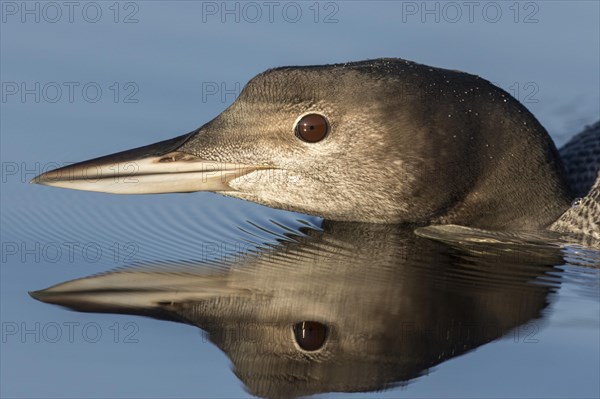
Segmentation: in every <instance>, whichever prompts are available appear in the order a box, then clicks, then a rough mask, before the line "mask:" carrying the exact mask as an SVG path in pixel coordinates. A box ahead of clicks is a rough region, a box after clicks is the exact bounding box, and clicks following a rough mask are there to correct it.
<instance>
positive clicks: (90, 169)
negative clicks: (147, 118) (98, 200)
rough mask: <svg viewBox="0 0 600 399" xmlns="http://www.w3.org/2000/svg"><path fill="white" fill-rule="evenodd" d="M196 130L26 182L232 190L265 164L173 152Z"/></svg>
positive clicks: (128, 190) (111, 189) (130, 190)
mask: <svg viewBox="0 0 600 399" xmlns="http://www.w3.org/2000/svg"><path fill="white" fill-rule="evenodd" d="M197 132H198V131H194V132H192V133H189V134H186V135H183V136H179V137H175V138H174V139H170V140H165V141H161V142H158V143H155V144H150V145H147V146H144V147H139V148H135V149H133V150H128V151H123V152H119V153H116V154H112V155H107V156H104V157H100V158H95V159H92V160H89V161H84V162H79V163H76V164H73V165H69V166H65V167H62V168H59V169H54V170H52V171H49V172H46V173H43V174H41V175H39V176H37V177H35V178H34V179H33V180H31V183H37V184H43V185H46V186H53V187H62V188H70V189H73V190H85V191H97V192H104V193H113V194H160V193H187V192H193V191H232V190H233V189H232V188H231V187H229V184H228V183H229V182H230V181H231V180H234V179H237V178H239V177H241V176H244V175H246V174H248V173H251V172H253V171H256V170H260V169H270V167H268V166H264V165H262V166H259V165H243V164H233V163H223V162H215V161H208V160H204V159H200V158H198V157H196V156H194V155H192V154H189V153H186V152H182V151H178V148H180V147H181V146H182V145H183V144H184V143H185V142H186V141H187V140H188V139H189V138H190V137H191V136H193V135H194V134H196V133H197Z"/></svg>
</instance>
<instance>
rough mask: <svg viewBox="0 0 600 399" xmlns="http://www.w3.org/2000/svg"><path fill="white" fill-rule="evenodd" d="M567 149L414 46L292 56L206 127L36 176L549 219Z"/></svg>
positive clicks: (345, 215) (319, 208)
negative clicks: (330, 60)
mask: <svg viewBox="0 0 600 399" xmlns="http://www.w3.org/2000/svg"><path fill="white" fill-rule="evenodd" d="M563 175H564V173H563V171H562V166H561V164H560V161H559V158H558V153H557V151H556V148H555V147H554V144H553V143H552V141H551V139H550V138H549V136H548V134H547V133H546V131H545V130H544V128H543V127H542V126H541V125H540V124H539V123H538V122H537V120H536V119H535V118H534V117H533V115H531V114H530V113H529V112H528V111H527V110H526V109H525V108H524V107H523V106H521V105H520V104H519V103H518V101H516V100H515V99H513V98H512V97H511V96H510V95H509V94H507V93H506V92H504V91H503V90H501V89H499V88H497V87H495V86H494V85H492V84H491V83H489V82H487V81H485V80H483V79H481V78H479V77H477V76H474V75H470V74H466V73H463V72H457V71H451V70H446V69H439V68H433V67H429V66H426V65H421V64H417V63H414V62H410V61H406V60H402V59H378V60H369V61H362V62H354V63H346V64H333V65H323V66H303V67H282V68H276V69H270V70H267V71H266V72H263V73H261V74H259V75H257V76H256V77H254V78H253V79H252V80H251V81H250V82H249V83H248V84H247V85H246V86H245V88H244V89H243V91H242V92H241V94H240V96H239V97H238V98H237V99H236V101H235V102H234V103H233V104H232V105H231V106H230V107H229V108H227V109H226V110H225V111H224V112H223V113H221V114H220V115H218V116H217V117H216V118H214V119H213V120H212V121H210V122H208V123H207V124H205V125H203V126H202V127H200V128H198V129H196V130H194V131H193V132H191V133H189V134H186V135H183V136H179V137H176V138H174V139H171V140H166V141H162V142H159V143H155V144H152V145H148V146H145V147H140V148H136V149H133V150H129V151H124V152H120V153H117V154H113V155H109V156H104V157H101V158H96V159H93V160H90V161H86V162H81V163H77V164H74V165H70V166H67V167H64V168H60V169H56V170H53V171H50V172H47V173H44V174H42V175H40V176H38V177H36V178H35V179H34V180H33V182H34V183H41V184H45V185H50V186H57V187H63V188H71V189H78V190H89V191H100V192H109V193H118V194H148V193H169V192H193V191H213V192H218V193H220V194H224V195H228V196H232V197H237V198H241V199H245V200H250V201H253V202H257V203H260V204H263V205H267V206H270V207H274V208H279V209H285V210H293V211H297V212H302V213H308V214H313V215H318V216H321V217H324V218H326V219H331V220H337V221H357V222H370V223H424V224H427V223H454V224H463V225H469V226H475V227H485V228H498V229H502V228H526V229H527V228H539V227H542V226H546V225H548V224H550V223H551V222H552V221H554V220H555V219H556V218H557V217H558V215H560V214H561V213H562V212H563V211H564V210H565V209H566V208H568V205H569V201H570V198H569V195H568V190H567V186H566V184H565V180H564V176H563Z"/></svg>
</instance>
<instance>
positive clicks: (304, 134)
mask: <svg viewBox="0 0 600 399" xmlns="http://www.w3.org/2000/svg"><path fill="white" fill-rule="evenodd" d="M328 132H329V124H328V123H327V119H325V117H324V116H323V115H319V114H308V115H305V116H303V117H302V119H300V120H299V121H298V124H297V125H296V136H297V137H298V138H299V139H301V140H303V141H306V142H307V143H316V142H318V141H321V140H323V139H324V138H325V136H327V133H328Z"/></svg>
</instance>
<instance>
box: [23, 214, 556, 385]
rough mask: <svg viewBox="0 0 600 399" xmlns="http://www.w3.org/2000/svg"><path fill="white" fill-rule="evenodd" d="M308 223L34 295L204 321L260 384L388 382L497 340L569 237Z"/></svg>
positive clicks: (533, 300) (533, 303) (84, 306)
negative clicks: (505, 239)
mask: <svg viewBox="0 0 600 399" xmlns="http://www.w3.org/2000/svg"><path fill="white" fill-rule="evenodd" d="M305 233H306V234H307V235H308V236H303V237H301V236H294V237H293V240H289V241H285V242H283V243H282V244H281V246H280V247H278V248H276V249H275V250H267V251H265V252H263V253H260V254H258V255H256V254H250V255H246V257H243V258H242V261H241V262H239V263H237V264H234V265H232V266H231V268H229V269H228V270H224V269H223V268H221V269H217V270H211V269H207V268H206V267H202V266H198V267H197V268H196V269H195V270H194V269H193V267H182V268H179V269H178V268H177V267H169V266H163V267H162V268H161V267H157V266H152V267H150V266H148V267H146V268H144V267H141V268H135V267H132V268H130V269H121V270H117V271H114V272H109V273H106V274H102V275H98V276H93V277H89V278H85V279H80V280H74V281H70V282H67V283H63V284H60V285H57V286H54V287H51V288H48V289H46V290H44V291H38V292H34V293H32V295H33V296H34V297H35V298H37V299H39V300H42V301H44V302H48V303H54V304H59V305H63V306H67V307H70V308H72V309H75V310H79V311H88V312H112V313H128V314H138V315H145V316H151V317H156V318H160V319H169V320H175V321H183V322H185V323H189V324H193V325H196V326H198V327H200V328H202V329H203V330H205V331H206V332H207V333H208V334H209V338H210V340H211V341H212V342H214V343H215V344H216V345H217V346H218V347H219V348H221V349H222V350H223V351H224V352H225V353H226V354H227V355H228V356H229V358H230V359H231V361H232V363H233V367H234V372H235V373H236V375H237V376H238V377H239V378H240V379H241V380H242V381H243V382H244V384H245V385H246V386H247V388H248V389H249V391H250V392H252V393H253V394H255V395H259V396H266V397H293V396H301V395H308V394H313V393H317V392H331V391H344V392H352V391H367V390H379V389H385V388H389V387H392V386H394V385H398V384H401V383H403V382H405V381H408V380H410V379H413V378H415V377H418V376H419V375H420V374H422V373H423V372H424V371H425V370H427V369H428V368H430V367H432V366H434V365H436V364H439V363H442V362H444V361H445V360H447V359H450V358H452V357H455V356H458V355H461V354H463V353H465V352H467V351H469V350H472V349H474V348H476V347H478V346H480V345H482V344H484V343H486V342H489V341H491V340H494V339H496V338H498V337H500V336H502V335H504V334H505V333H506V332H508V331H509V330H511V329H514V328H515V327H518V326H519V325H522V324H523V323H527V322H528V321H530V320H532V319H535V318H537V317H539V316H541V311H542V309H543V308H544V307H545V306H546V304H547V299H546V297H547V294H548V293H549V291H550V288H549V287H548V286H547V285H543V284H539V283H535V282H533V283H531V282H532V281H533V280H539V278H540V277H542V276H544V274H545V273H546V272H548V271H551V270H555V269H553V268H552V266H553V265H555V264H560V263H561V254H560V251H559V250H558V249H557V248H549V247H543V246H541V247H539V248H533V249H532V248H529V249H528V250H525V249H522V248H521V249H520V248H519V247H518V246H514V247H510V248H504V250H503V251H499V250H498V248H491V249H490V248H488V249H490V252H489V253H486V251H485V247H483V246H482V247H481V248H477V249H476V251H475V252H473V253H476V256H473V253H469V252H464V251H459V250H455V249H452V248H449V247H446V246H445V245H444V244H441V243H438V242H435V241H431V240H427V239H424V238H420V237H417V236H415V235H414V234H413V233H412V230H410V229H404V228H401V227H398V226H390V225H383V224H360V223H344V222H328V221H326V222H324V225H323V231H316V230H307V231H305ZM482 248H483V249H482ZM538 327H539V325H538V324H537V323H533V324H528V327H521V329H520V330H517V331H520V332H521V333H523V335H522V336H521V339H526V337H527V336H528V335H534V332H535V329H536V328H538ZM533 338H535V337H533Z"/></svg>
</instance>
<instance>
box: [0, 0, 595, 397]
mask: <svg viewBox="0 0 600 399" xmlns="http://www.w3.org/2000/svg"><path fill="white" fill-rule="evenodd" d="M53 4H58V6H59V9H60V13H61V14H60V17H59V16H58V14H56V13H55V11H56V10H57V9H56V7H55V6H52V5H51V6H48V5H44V3H39V2H33V1H32V2H24V3H23V2H6V1H2V2H1V3H0V11H1V12H2V15H1V18H2V20H1V24H0V45H1V50H0V80H1V82H2V93H1V94H2V99H1V103H0V105H1V110H0V133H1V137H0V143H1V149H0V155H1V158H2V185H1V193H0V199H1V221H2V226H1V234H2V237H1V241H2V263H1V268H0V277H1V281H0V292H1V303H0V311H1V314H0V318H1V321H2V341H1V351H0V356H1V359H0V366H1V373H0V386H1V388H0V396H2V397H247V396H249V394H248V393H247V392H246V391H245V389H244V386H243V384H242V383H241V382H240V380H239V379H238V378H237V377H236V376H235V375H234V373H233V372H232V371H231V369H230V366H231V362H230V360H229V358H228V357H227V356H226V355H225V354H224V353H223V352H221V351H220V350H219V349H218V348H217V347H216V346H214V345H213V344H212V343H210V342H208V341H207V339H206V338H205V337H204V336H203V335H202V334H201V332H200V330H199V329H198V328H196V327H193V326H188V325H184V324H176V323H167V322H164V321H158V320H153V319H149V318H143V317H138V316H128V315H112V314H95V313H78V312H72V311H68V310H65V309H63V308H60V307H56V306H51V305H48V304H44V303H41V302H37V301H35V300H33V299H32V298H30V297H29V296H28V295H27V292H28V291H31V290H37V289H41V288H45V287H48V286H50V285H53V284H56V283H59V282H63V281H66V280H71V279H74V278H79V277H85V276H89V275H92V274H95V273H99V272H103V271H107V270H110V269H113V268H115V267H120V266H123V265H131V264H146V263H149V262H150V263H152V262H157V261H162V262H169V263H173V264H186V263H187V264H189V263H190V262H195V261H198V260H201V261H205V262H216V263H218V262H222V261H226V260H228V259H229V258H228V256H231V255H232V254H235V253H236V251H239V250H240V248H241V249H243V251H251V250H253V249H255V248H264V247H266V246H269V245H276V244H277V239H278V238H281V237H283V236H285V233H286V231H288V230H291V231H298V229H300V227H302V226H313V227H315V228H318V227H317V226H319V225H320V223H321V221H320V220H319V219H318V218H314V217H310V216H306V215H298V214H293V213H288V212H283V211H277V210H272V209H268V208H265V207H262V206H259V205H255V204H251V203H247V202H243V201H239V200H234V199H230V198H225V197H221V196H218V195H215V194H207V193H198V194H189V195H182V194H173V195H160V196H111V195H104V194H94V193H86V192H75V191H64V190H58V189H52V188H48V187H42V186H33V185H29V184H27V182H28V181H29V180H30V179H31V178H33V177H34V176H35V175H36V174H38V173H40V172H43V171H45V170H47V169H51V168H54V167H57V166H61V165H64V164H66V163H69V162H74V161H78V160H84V159H88V158H92V157H95V156H99V155H103V154H108V153H112V152H115V151H119V150H123V149H127V148H132V147H135V146H138V145H143V144H146V143H151V142H155V141H159V140H162V139H166V138H170V137H174V136H176V135H179V134H182V133H185V132H188V131H190V130H192V129H193V128H195V127H197V126H199V125H201V124H203V123H205V122H207V121H208V120H210V119H211V118H212V117H214V116H215V115H217V114H218V113H220V112H221V111H222V110H223V109H225V107H226V106H227V105H229V104H230V103H231V102H232V101H233V100H234V98H235V93H236V92H237V91H238V88H241V87H243V85H244V83H245V82H247V81H248V80H249V79H250V78H251V77H252V76H254V75H255V74H256V73H259V72H261V71H263V70H265V69H267V68H270V67H273V66H281V65H296V64H323V63H329V62H342V61H351V60H360V59H367V58H374V57H383V56H385V57H402V58H407V59H411V60H414V61H418V62H421V63H425V64H430V65H435V66H440V67H446V68H452V69H459V70H464V71H468V72H471V73H475V74H478V75H480V76H482V77H484V78H486V79H488V80H490V81H492V82H495V83H496V84H498V85H499V86H501V87H503V88H504V89H505V90H507V91H509V92H510V93H512V94H513V95H515V96H516V97H517V98H518V99H519V100H520V101H521V102H523V103H524V104H525V105H526V106H527V107H528V108H529V109H530V110H531V111H532V112H533V113H534V115H535V116H536V117H537V118H538V119H539V120H540V121H541V123H542V124H543V125H544V126H545V127H546V128H547V129H548V131H549V132H550V133H551V135H552V136H553V138H554V139H555V141H556V143H557V145H559V146H560V145H561V144H563V143H564V142H565V141H566V140H567V139H568V138H569V137H570V136H571V135H572V134H574V133H576V132H577V131H579V130H580V129H581V128H583V126H585V125H586V124H590V123H593V122H595V121H596V120H598V119H599V118H600V76H599V74H598V71H599V70H600V50H599V49H600V35H599V33H600V6H599V3H598V2H595V1H585V2H566V1H564V2H562V1H552V2H550V1H546V2H521V3H514V2H482V3H477V7H476V8H475V9H474V10H473V15H472V17H471V16H470V14H469V10H468V9H467V8H465V6H464V5H463V3H461V2H457V3H436V2H430V3H427V6H424V5H423V3H422V2H385V1H382V2H368V3H367V2H361V1H351V2H322V3H320V4H318V7H317V9H318V10H319V13H318V15H316V14H315V12H316V9H315V6H314V3H312V2H306V3H304V2H302V3H299V2H298V3H293V2H282V3H277V4H278V6H277V7H276V8H275V9H274V13H273V17H272V21H271V20H270V19H269V15H268V9H267V8H266V7H267V6H265V5H264V4H263V3H262V2H257V3H252V4H253V6H244V4H242V3H235V2H230V3H227V5H226V6H224V5H223V3H221V2H190V1H175V2H166V1H135V2H121V3H118V4H117V6H115V3H113V2H91V3H90V2H83V3H77V5H76V6H74V7H75V8H74V10H73V15H72V18H73V19H72V22H71V21H70V19H69V18H70V17H69V13H68V10H67V9H66V8H65V6H61V4H62V3H53ZM236 4H237V6H236ZM436 4H437V5H436ZM448 4H451V5H450V6H448ZM256 5H257V6H258V7H259V8H260V9H261V13H262V14H261V16H260V18H259V17H258V14H255V13H254V11H255V9H252V8H251V7H255V6H256ZM23 7H28V8H27V10H33V11H32V12H31V13H27V12H25V10H24V9H23ZM52 7H55V8H52ZM223 7H228V8H227V10H234V11H233V14H232V13H227V12H226V11H227V10H225V9H224V8H223ZM236 7H237V10H239V22H238V21H236V17H237V15H236V11H235V10H236ZM244 7H245V8H244ZM248 7H250V8H248ZM284 7H286V8H285V9H286V10H287V11H286V12H287V14H282V12H283V11H282V10H283V9H284ZM311 7H312V8H311ZM424 7H429V8H427V9H425V8H424ZM436 7H437V8H436ZM456 7H458V10H460V11H459V12H460V16H459V14H456V13H455V12H456V10H457V8H456ZM84 9H85V10H86V11H85V12H84V11H83V10H84ZM296 9H299V10H301V12H302V14H301V17H299V20H298V21H297V22H292V21H293V20H295V19H296V18H297V17H296V16H295V14H294V10H296ZM484 9H485V10H486V13H485V14H484V12H483V10H484ZM97 10H101V13H102V14H101V16H99V17H98V16H97V14H95V11H97ZM116 10H118V15H117V11H116ZM427 10H433V11H432V12H427ZM436 10H437V11H436ZM498 10H500V14H497V13H496V12H497V11H498ZM36 18H38V20H39V21H36ZM315 18H316V20H317V22H315ZM436 18H437V20H436ZM95 19H98V21H97V22H92V21H94V20H95ZM115 20H116V21H117V22H115ZM52 21H55V22H52ZM125 21H127V23H126V22H125ZM252 21H254V22H252ZM69 87H72V88H73V92H72V93H70V92H69ZM84 87H85V90H84ZM57 88H58V89H57ZM98 88H100V90H101V94H96V93H97V89H98ZM24 90H25V91H24ZM70 94H72V97H70ZM272 221H275V222H277V224H274V223H273V222H272ZM281 226H284V227H281ZM567 255H568V256H567V262H565V263H562V264H557V267H556V269H554V270H552V271H550V272H549V273H547V275H548V276H549V281H550V282H549V283H548V290H549V291H548V294H547V298H546V299H547V301H548V302H549V305H548V306H546V307H544V308H543V310H541V315H540V318H539V319H536V321H535V324H534V325H535V327H534V328H535V332H534V334H533V335H531V334H532V331H531V330H527V327H523V326H521V327H517V329H516V330H514V331H511V332H509V333H508V335H506V336H504V337H503V338H500V339H498V340H496V341H494V342H492V343H488V344H485V345H482V346H479V347H477V348H476V349H475V350H474V351H471V352H469V353H467V354H465V355H462V356H458V357H454V358H451V359H450V360H447V361H445V362H443V363H441V364H438V365H436V366H435V367H434V368H432V369H429V370H428V372H427V374H426V375H424V376H422V377H419V378H418V379H416V380H413V381H412V382H411V383H409V384H408V385H407V386H404V387H399V388H395V389H393V390H389V391H383V392H375V393H359V394H355V395H356V396H359V395H360V396H367V397H385V398H389V397H437V398H446V397H519V398H521V397H585V398H588V397H599V396H600V382H599V379H598V375H600V316H599V314H600V304H599V303H600V301H599V286H600V274H599V272H598V264H597V259H598V258H597V257H595V258H594V256H590V255H587V254H585V253H584V254H577V253H573V252H570V253H567ZM527 338H532V339H527ZM348 395H349V394H328V395H327V396H337V397H347V396H348Z"/></svg>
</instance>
